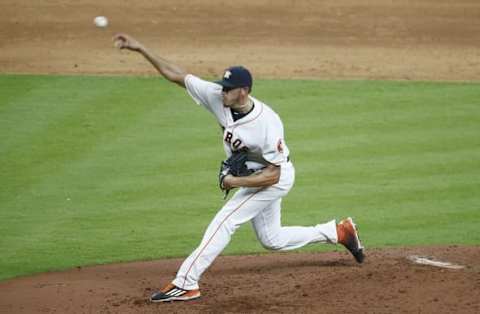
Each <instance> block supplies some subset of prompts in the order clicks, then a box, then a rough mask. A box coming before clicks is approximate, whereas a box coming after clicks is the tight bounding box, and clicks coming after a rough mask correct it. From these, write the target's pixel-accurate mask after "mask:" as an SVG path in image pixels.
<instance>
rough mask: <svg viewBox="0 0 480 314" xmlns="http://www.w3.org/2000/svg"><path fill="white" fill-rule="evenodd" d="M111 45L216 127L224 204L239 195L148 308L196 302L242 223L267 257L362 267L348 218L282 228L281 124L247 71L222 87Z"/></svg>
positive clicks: (134, 44)
mask: <svg viewBox="0 0 480 314" xmlns="http://www.w3.org/2000/svg"><path fill="white" fill-rule="evenodd" d="M113 39H114V41H115V45H116V46H117V47H118V48H120V49H128V50H131V51H135V52H138V53H140V54H141V55H143V56H144V57H145V58H146V59H147V60H148V61H149V62H150V63H151V64H152V65H153V66H154V67H155V68H156V69H157V70H158V72H159V73H160V74H161V75H162V76H163V77H165V78H166V79H167V80H169V81H171V82H173V83H176V84H178V85H180V86H181V87H184V88H185V89H186V90H187V92H188V94H189V95H190V96H191V97H192V98H193V100H194V101H195V102H196V103H197V104H198V105H201V106H203V107H204V108H205V109H207V110H208V111H209V112H210V113H212V115H213V116H214V117H215V119H216V120H217V121H218V123H219V124H220V125H221V127H222V130H223V133H222V135H223V146H224V149H225V153H226V156H227V159H226V160H225V161H223V162H222V163H221V165H220V171H219V174H218V181H219V186H220V189H221V190H222V191H224V193H225V196H226V195H227V194H228V192H229V191H230V190H231V189H234V188H238V189H237V191H236V193H235V194H233V195H232V197H231V198H230V199H229V200H228V201H227V202H226V203H225V205H224V206H223V207H222V208H221V209H220V210H219V211H218V213H217V214H216V216H215V217H214V218H213V220H212V221H211V223H210V225H209V226H208V228H207V230H206V232H205V234H204V236H203V239H202V241H201V243H200V245H199V246H198V247H197V248H196V249H195V250H194V251H193V252H192V253H191V254H190V256H188V257H187V259H186V260H185V261H184V262H183V264H182V265H181V267H180V269H179V270H178V273H177V275H176V277H175V278H174V279H173V281H172V282H171V283H169V284H167V285H166V287H165V288H164V289H162V290H161V291H158V292H155V293H154V294H153V295H152V296H151V298H150V300H151V301H152V302H165V301H185V300H192V299H197V298H199V297H200V288H199V280H200V277H201V275H202V274H203V272H204V271H205V270H206V269H207V268H208V267H209V266H210V265H211V264H212V262H213V261H214V259H215V258H216V257H217V256H218V255H219V254H220V253H221V252H222V251H223V249H224V248H225V247H226V246H227V245H228V243H229V242H230V238H231V237H232V235H233V233H234V232H235V230H237V228H238V227H239V226H240V225H241V224H244V223H246V222H248V221H251V222H252V225H253V229H254V230H255V233H256V235H257V238H258V240H259V241H260V242H261V243H262V245H263V246H264V247H265V248H267V249H270V250H293V249H297V248H300V247H302V246H305V245H307V244H310V243H331V244H336V243H340V244H342V245H344V246H345V247H346V249H347V250H348V251H350V253H351V254H352V255H353V256H354V258H355V260H356V261H357V262H358V263H362V262H363V260H364V253H363V247H362V245H361V243H360V239H359V237H358V233H357V229H356V226H355V224H354V222H353V221H352V219H351V218H347V219H344V220H342V221H341V222H340V223H338V224H337V223H336V221H335V220H332V221H329V222H327V223H323V224H318V225H315V226H310V227H285V226H282V225H281V219H280V216H281V202H282V198H283V197H284V196H286V195H287V194H288V192H289V191H290V189H291V188H292V186H293V183H294V179H295V168H294V167H293V164H292V160H291V157H290V150H289V149H288V146H287V143H286V142H285V136H284V130H283V124H282V121H281V120H280V117H279V116H278V115H277V114H276V113H275V112H274V111H273V110H272V108H270V107H269V106H268V105H266V104H265V103H263V102H262V101H260V100H258V99H256V98H254V97H253V96H251V92H252V76H251V74H250V72H249V71H248V70H247V69H246V68H244V67H242V66H233V67H229V68H228V69H226V70H225V72H224V73H223V76H222V78H221V80H219V81H216V82H209V81H205V80H203V79H201V78H199V77H197V76H195V75H193V74H188V73H186V72H184V71H183V70H182V69H181V68H180V67H178V66H177V65H175V64H173V63H171V62H169V61H167V60H165V59H163V58H161V57H158V56H155V55H154V54H153V53H152V52H151V51H150V50H148V49H147V48H146V47H145V46H143V45H142V44H140V43H139V42H138V41H137V40H135V39H134V38H133V37H131V36H129V35H126V34H117V35H115V36H114V38H113Z"/></svg>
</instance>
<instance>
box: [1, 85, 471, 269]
mask: <svg viewBox="0 0 480 314" xmlns="http://www.w3.org/2000/svg"><path fill="white" fill-rule="evenodd" d="M0 85H1V86H7V87H8V89H7V90H8V92H7V93H5V94H2V95H0V121H1V122H2V124H1V125H0V134H1V135H0V139H1V140H2V141H1V145H0V151H1V152H2V154H1V156H0V162H1V163H0V165H1V166H0V167H1V170H2V176H1V180H2V181H1V189H0V220H1V221H2V222H4V223H2V224H0V234H1V235H2V237H1V238H0V246H1V247H2V252H1V255H0V257H1V258H0V278H8V277H11V276H17V275H20V274H27V273H32V272H38V271H45V270H53V269H63V268H67V267H73V266H77V265H85V264H95V263H108V262H113V261H127V260H142V259H154V258H161V257H171V256H185V255H186V254H188V253H190V251H191V250H192V249H193V248H194V247H195V246H196V245H197V244H198V242H199V241H200V239H201V236H202V233H203V231H204V230H205V228H206V226H207V225H208V223H209V221H210V220H211V218H212V217H213V215H214V214H215V212H216V211H217V210H218V208H220V207H221V206H222V204H223V201H222V199H221V193H220V192H219V190H218V186H217V182H216V172H217V171H218V165H219V161H220V160H221V159H222V158H224V153H223V148H222V146H221V137H220V131H219V127H218V124H217V123H216V121H215V120H214V119H213V117H211V116H210V114H209V113H208V112H206V111H205V110H203V109H202V108H201V107H199V106H196V105H195V104H194V103H193V102H192V101H191V100H190V98H189V97H188V96H187V95H186V94H185V92H184V91H183V90H181V89H180V88H177V87H175V86H173V85H171V84H169V83H167V82H165V81H164V80H162V79H159V78H120V77H116V78H109V77H100V78H99V77H61V76H60V77H51V76H0ZM22 87H26V88H25V89H24V88H22ZM478 87H479V85H478V84H474V83H472V84H458V83H417V82H373V81H371V82H361V81H353V82H348V81H347V82H330V81H258V82H257V84H256V86H255V89H254V96H256V97H258V98H259V99H262V100H265V101H266V102H267V103H271V104H272V106H273V108H274V109H275V110H276V111H277V112H279V113H280V115H281V117H282V120H283V121H284V123H285V131H286V136H287V143H288V145H289V147H290V149H291V151H292V159H293V162H294V164H295V167H296V169H297V181H296V185H295V187H294V189H293V190H292V191H291V193H290V194H289V196H288V197H287V198H285V199H284V201H283V203H282V204H283V207H284V209H283V211H282V217H283V222H284V223H285V224H289V225H291V224H303V225H311V224H312V223H315V222H323V221H325V220H328V219H331V218H341V217H343V216H346V215H352V216H354V217H355V218H356V220H357V222H358V223H359V224H360V227H361V230H362V238H363V239H364V241H365V243H366V245H367V246H368V247H374V246H384V245H418V244H433V243H435V244H438V243H457V244H478V243H479V242H480V239H479V238H478V236H477V235H476V233H475V230H476V229H477V227H478V222H479V221H480V218H479V209H478V204H479V203H480V199H479V193H478V192H479V188H478V179H477V178H478V174H479V173H478V169H479V168H480V167H478V160H479V159H480V158H478V157H479V156H480V148H479V146H480V145H478V144H479V142H478V137H477V136H476V135H477V134H478V132H479V131H480V130H479V127H478V124H477V122H478V119H479V116H480V115H479V106H478V105H477V104H478V99H480V92H479V88H478ZM459 227H461V228H459ZM455 228H457V229H461V230H457V231H456V232H453V230H454V229H455ZM387 231H388V232H387ZM331 248H332V247H329V246H317V245H314V246H311V247H309V248H306V250H326V249H331ZM246 252H264V250H263V249H262V248H261V246H260V245H259V244H258V242H257V241H256V239H255V235H254V233H253V232H252V230H251V227H249V226H248V225H247V227H242V228H240V230H239V231H238V232H237V233H236V234H235V236H234V237H233V240H232V243H231V245H230V246H229V247H228V249H227V250H226V252H225V253H226V254H242V253H246Z"/></svg>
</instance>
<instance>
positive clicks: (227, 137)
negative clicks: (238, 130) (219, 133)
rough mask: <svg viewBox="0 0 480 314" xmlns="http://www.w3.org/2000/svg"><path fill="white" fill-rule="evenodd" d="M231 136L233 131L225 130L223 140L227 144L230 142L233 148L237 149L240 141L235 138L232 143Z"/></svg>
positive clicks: (240, 143)
mask: <svg viewBox="0 0 480 314" xmlns="http://www.w3.org/2000/svg"><path fill="white" fill-rule="evenodd" d="M232 137H233V133H231V132H228V131H227V133H226V134H225V139H224V141H225V142H227V143H228V144H231V145H232V147H233V149H238V148H239V147H240V145H242V141H241V140H240V139H238V138H237V139H236V140H235V141H233V143H232Z"/></svg>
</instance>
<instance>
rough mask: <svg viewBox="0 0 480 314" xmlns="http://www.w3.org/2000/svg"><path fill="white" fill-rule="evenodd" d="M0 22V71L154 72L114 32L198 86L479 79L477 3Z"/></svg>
mask: <svg viewBox="0 0 480 314" xmlns="http://www.w3.org/2000/svg"><path fill="white" fill-rule="evenodd" d="M97 15H106V16H107V17H109V19H110V26H109V27H107V28H106V29H99V28H96V27H95V26H94V25H93V18H94V17H95V16H97ZM0 17H1V18H0V47H1V49H2V53H1V54H0V72H3V73H5V72H9V73H88V74H98V73H101V74H128V73H131V74H145V73H148V74H153V73H155V71H154V70H153V68H152V67H151V66H150V65H148V63H147V62H146V61H144V60H143V59H142V58H141V57H140V56H138V55H136V54H133V53H127V52H124V53H120V52H119V51H117V50H115V49H114V48H113V44H112V42H111V37H112V35H113V34H114V33H115V32H119V31H123V32H128V33H131V34H132V35H135V36H138V38H139V39H140V40H142V41H143V42H145V43H146V44H147V45H148V46H150V47H151V48H152V49H153V50H154V51H156V52H158V53H159V54H161V55H162V56H165V57H167V58H168V59H170V60H172V61H175V62H177V63H179V64H180V65H182V66H184V67H185V68H186V69H187V70H189V71H191V72H193V73H196V74H199V75H204V76H205V75H209V76H218V75H219V74H220V73H222V72H223V69H225V68H226V67H227V66H229V65H231V64H232V63H233V64H235V63H238V64H244V65H246V66H248V67H249V68H251V70H252V72H253V73H254V75H255V76H256V77H269V78H316V79H318V78H340V79H342V78H368V79H422V80H480V50H479V48H480V41H479V40H478V37H479V34H480V23H479V20H480V19H479V17H480V2H479V1H476V0H457V1H451V0H417V1H402V0H393V1H385V0H369V1H361V2H359V1H356V0H342V1H338V0H326V1H307V0H305V1H291V0H278V1H272V0H244V1H224V0H211V1H204V0H188V1H177V0H162V1H150V0H137V1H135V4H133V2H131V1H114V0H104V1H96V2H94V1H88V0H76V1H73V0H66V1H51V0H49V1H47V0H35V1H34V0H15V1H14V0H2V1H1V2H0Z"/></svg>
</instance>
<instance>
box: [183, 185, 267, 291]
mask: <svg viewBox="0 0 480 314" xmlns="http://www.w3.org/2000/svg"><path fill="white" fill-rule="evenodd" d="M262 190H263V188H262V189H259V190H258V191H256V192H255V193H253V194H252V195H250V196H249V197H248V198H247V199H246V200H244V201H243V203H241V204H240V205H238V207H237V208H235V209H234V210H233V211H232V212H231V213H230V214H228V216H227V217H225V218H224V219H223V221H222V222H221V223H220V224H219V225H218V227H217V230H215V232H214V233H213V234H212V236H211V237H210V239H208V241H207V243H206V244H205V246H204V247H203V248H202V249H201V250H200V252H198V255H197V257H195V259H194V260H193V262H192V264H191V265H190V267H189V268H188V270H187V272H186V273H185V276H184V278H183V284H182V289H184V288H185V281H186V280H187V275H188V273H189V272H190V270H191V269H192V267H193V265H194V264H195V262H196V261H197V259H198V258H199V257H200V255H202V253H203V251H204V250H205V248H206V247H207V246H208V245H209V244H210V242H211V241H212V239H213V237H214V236H215V235H216V234H217V232H218V230H220V227H221V226H222V225H223V223H224V222H225V221H226V220H227V219H228V218H230V216H232V215H233V214H234V213H235V212H236V211H237V210H239V209H240V207H242V206H243V205H244V204H245V203H246V202H247V201H249V200H250V199H251V198H252V197H254V196H255V195H256V194H257V193H258V192H260V191H262Z"/></svg>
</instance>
